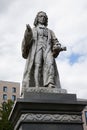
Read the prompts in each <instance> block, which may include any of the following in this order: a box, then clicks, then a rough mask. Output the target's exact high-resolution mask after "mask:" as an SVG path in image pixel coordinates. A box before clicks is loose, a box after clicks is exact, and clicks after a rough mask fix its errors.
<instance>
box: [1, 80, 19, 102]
mask: <svg viewBox="0 0 87 130" xmlns="http://www.w3.org/2000/svg"><path fill="white" fill-rule="evenodd" d="M19 97H20V83H18V82H9V81H0V104H1V103H3V102H6V101H7V100H9V99H10V100H12V101H15V100H16V99H17V98H19Z"/></svg>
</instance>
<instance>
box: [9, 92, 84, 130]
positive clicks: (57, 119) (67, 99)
mask: <svg viewBox="0 0 87 130" xmlns="http://www.w3.org/2000/svg"><path fill="white" fill-rule="evenodd" d="M85 105H86V103H85V102H81V101H77V99H76V95H75V94H67V93H45V92H36V91H35V92H32V91H31V92H26V93H25V94H24V98H20V99H18V100H17V101H16V103H15V105H14V107H13V110H12V112H11V114H10V117H9V120H10V121H11V122H12V124H13V126H14V130H83V125H82V124H83V122H82V113H81V112H82V110H83V108H84V107H85Z"/></svg>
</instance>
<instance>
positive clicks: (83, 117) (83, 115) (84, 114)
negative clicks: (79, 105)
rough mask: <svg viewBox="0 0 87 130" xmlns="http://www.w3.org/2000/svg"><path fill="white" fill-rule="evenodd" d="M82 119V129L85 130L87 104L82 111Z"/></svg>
mask: <svg viewBox="0 0 87 130" xmlns="http://www.w3.org/2000/svg"><path fill="white" fill-rule="evenodd" d="M82 119H83V127H84V130H87V106H86V107H85V109H84V110H83V112H82Z"/></svg>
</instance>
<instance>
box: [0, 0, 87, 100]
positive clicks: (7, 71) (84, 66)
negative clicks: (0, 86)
mask: <svg viewBox="0 0 87 130" xmlns="http://www.w3.org/2000/svg"><path fill="white" fill-rule="evenodd" d="M38 11H44V12H46V13H47V15H48V28H50V29H51V30H53V31H54V33H55V35H56V37H57V38H58V39H59V42H60V43H61V44H62V45H63V46H66V47H67V51H66V52H61V54H60V55H59V56H58V57H57V58H56V62H57V66H58V71H59V75H60V80H61V86H62V88H63V89H67V91H68V93H75V94H77V97H78V98H86V99H87V0H0V80H6V81H15V82H20V83H21V82H22V76H23V72H24V67H25V61H26V60H25V59H23V58H22V56H21V42H22V39H23V35H24V31H25V28H26V24H30V26H31V27H33V22H34V18H35V16H36V14H37V12H38Z"/></svg>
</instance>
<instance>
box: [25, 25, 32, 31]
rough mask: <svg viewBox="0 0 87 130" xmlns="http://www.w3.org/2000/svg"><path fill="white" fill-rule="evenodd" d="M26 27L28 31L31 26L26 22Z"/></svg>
mask: <svg viewBox="0 0 87 130" xmlns="http://www.w3.org/2000/svg"><path fill="white" fill-rule="evenodd" d="M26 29H27V30H28V32H30V31H31V27H30V25H29V24H26Z"/></svg>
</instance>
